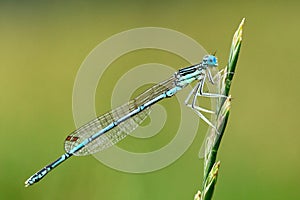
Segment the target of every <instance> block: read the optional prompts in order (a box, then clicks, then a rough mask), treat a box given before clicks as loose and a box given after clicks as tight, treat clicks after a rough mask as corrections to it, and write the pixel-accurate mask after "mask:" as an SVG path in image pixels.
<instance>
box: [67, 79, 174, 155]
mask: <svg viewBox="0 0 300 200" xmlns="http://www.w3.org/2000/svg"><path fill="white" fill-rule="evenodd" d="M174 86H175V77H174V76H172V77H171V78H169V79H168V80H166V81H164V82H161V83H159V84H156V85H154V86H153V87H151V88H150V89H148V90H147V91H145V92H144V93H142V94H141V95H139V96H138V97H136V98H135V99H133V100H131V101H130V102H128V103H126V104H124V105H122V106H120V107H118V108H116V109H114V110H112V111H110V112H108V113H105V114H103V115H101V116H99V117H97V118H95V119H94V120H92V121H90V122H88V123H87V124H85V125H83V126H82V127H80V128H79V129H77V130H75V131H74V132H72V133H71V134H70V135H69V136H68V137H67V138H66V140H65V150H66V151H67V152H69V151H70V150H71V149H73V148H74V147H76V146H77V145H79V144H80V143H81V142H82V141H84V140H85V139H87V138H89V137H91V136H92V135H94V134H95V133H97V132H99V131H100V130H102V129H103V128H105V127H106V126H108V125H109V124H110V123H112V122H114V121H116V120H118V119H120V118H122V117H124V116H126V115H127V114H129V113H130V112H131V111H133V110H134V109H136V108H138V107H139V106H140V105H143V104H145V103H146V102H148V101H150V100H151V99H153V98H155V97H157V96H159V95H160V94H162V93H163V92H165V91H166V90H168V89H171V88H173V87H174ZM150 111H151V109H150V107H148V108H147V109H145V110H143V111H142V112H140V113H138V114H137V115H134V116H132V117H131V118H130V119H128V120H126V121H125V122H123V123H120V124H119V125H118V126H117V127H115V128H113V129H111V130H109V131H107V132H106V133H105V134H103V135H101V136H100V137H99V138H97V139H95V140H94V141H92V142H90V143H89V144H87V145H86V146H85V147H84V148H82V149H81V150H79V151H78V152H76V153H75V155H76V156H84V155H88V154H93V153H96V152H98V151H102V150H104V149H106V148H108V147H110V146H112V145H114V144H116V143H117V142H119V141H120V140H122V139H123V138H125V137H126V136H127V135H128V134H130V133H131V132H132V131H134V130H135V129H136V128H137V127H138V126H139V125H140V124H141V123H142V122H143V121H144V120H145V119H146V118H147V116H148V115H149V113H150Z"/></svg>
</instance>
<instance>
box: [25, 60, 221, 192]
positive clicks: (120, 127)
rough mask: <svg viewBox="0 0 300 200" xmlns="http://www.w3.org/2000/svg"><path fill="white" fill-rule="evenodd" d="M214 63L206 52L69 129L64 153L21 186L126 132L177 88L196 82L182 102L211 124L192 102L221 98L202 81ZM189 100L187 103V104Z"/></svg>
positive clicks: (29, 183)
mask: <svg viewBox="0 0 300 200" xmlns="http://www.w3.org/2000/svg"><path fill="white" fill-rule="evenodd" d="M217 66H218V61H217V58H216V57H215V56H214V55H206V56H204V58H203V60H202V61H201V62H200V63H199V64H196V65H192V66H189V67H186V68H183V69H180V70H178V71H177V72H175V73H174V75H173V76H171V77H170V78H169V79H167V80H165V81H163V82H161V83H158V84H156V85H154V86H153V87H151V88H150V89H148V90H146V91H145V92H144V93H142V94H141V95H139V96H138V97H136V98H135V99H133V100H131V101H130V102H128V103H126V104H124V105H122V106H120V107H118V108H116V109H114V110H112V111H110V112H108V113H106V114H104V115H101V116H99V117H97V118H95V119H94V120H92V121H90V122H88V123H87V124H85V125H83V126H82V127H80V128H79V129H77V130H75V131H74V132H72V133H71V134H70V135H69V136H68V137H67V138H66V140H65V151H66V153H65V154H63V155H62V156H61V157H59V158H58V159H57V160H55V161H54V162H53V163H51V164H49V165H47V166H46V167H44V168H43V169H41V170H40V171H38V172H36V173H35V174H34V175H32V176H31V177H30V178H29V179H27V180H26V181H25V186H26V187H27V186H29V185H32V184H34V183H36V182H38V181H40V180H41V179H42V178H43V177H44V176H45V175H46V174H47V173H48V172H50V171H51V170H52V169H54V168H55V167H57V166H58V165H59V164H61V163H62V162H64V161H65V160H67V159H68V158H70V157H71V156H73V155H76V156H84V155H89V154H93V153H96V152H98V151H101V150H104V149H106V148H108V147H110V146H112V145H114V144H116V143H117V142H119V141H120V140H122V139H123V138H124V137H126V136H127V135H128V134H130V133H131V132H132V131H133V130H135V129H136V128H137V127H138V126H139V124H141V123H142V122H143V121H144V119H146V117H147V116H148V114H149V112H150V107H151V106H152V105H153V104H155V103H157V102H158V101H160V100H162V99H165V98H169V97H172V96H174V95H175V94H176V93H177V92H178V91H180V90H182V89H183V88H185V87H186V86H187V85H189V84H191V83H192V82H194V81H196V82H197V83H196V86H195V87H194V89H193V90H192V91H191V92H190V94H189V95H188V97H187V100H186V101H185V103H186V104H187V106H189V107H191V108H192V109H193V110H194V111H195V112H196V113H197V115H198V116H199V117H200V118H201V119H203V120H204V121H205V122H206V123H207V124H209V125H210V126H211V127H213V128H214V129H215V127H214V124H213V123H212V122H211V121H210V120H208V119H207V118H206V117H205V116H204V115H203V114H202V112H205V113H211V114H213V113H214V111H212V110H207V109H204V108H202V107H200V106H197V105H196V102H197V97H198V96H205V97H212V98H221V97H226V96H223V95H221V94H218V93H211V92H210V93H205V92H203V87H204V83H205V80H206V79H207V80H208V82H210V83H211V84H214V78H213V76H212V71H213V70H214V69H216V67H217ZM190 101H191V103H190Z"/></svg>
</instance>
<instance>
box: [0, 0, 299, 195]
mask: <svg viewBox="0 0 300 200" xmlns="http://www.w3.org/2000/svg"><path fill="white" fill-rule="evenodd" d="M299 8H300V3H299V1H271V0H267V1H156V0H155V1H153V0H152V1H65V2H61V1H51V2H50V1H49V2H47V1H26V2H23V1H17V0H12V1H0V27H1V28H0V91H1V97H0V134H1V139H0V147H1V151H0V158H1V162H0V199H67V198H68V199H82V198H84V199H108V200H115V199H123V200H127V199H128V200H140V199H144V200H146V199H149V200H153V199H193V196H194V194H195V193H196V191H197V190H198V189H199V188H200V186H201V180H202V171H203V167H202V165H203V161H201V160H199V159H198V158H197V154H198V150H199V147H200V145H201V140H202V139H203V134H205V131H206V130H205V129H206V128H207V125H206V124H205V123H203V122H200V125H199V126H200V128H199V134H198V135H197V138H196V139H195V141H194V142H193V144H192V145H191V147H190V148H189V149H188V150H187V152H186V153H185V154H184V155H183V156H182V157H181V158H180V159H178V160H177V161H176V162H175V163H173V164H172V165H170V166H168V167H166V168H164V169H162V170H159V171H156V172H152V173H147V174H128V173H124V172H119V171H116V170H113V169H111V168H109V167H106V166H105V165H102V164H101V163H100V162H99V161H97V160H96V159H95V158H94V157H92V156H87V157H80V158H72V159H70V160H69V161H67V162H66V163H64V164H63V165H62V166H60V167H59V168H58V169H56V170H55V171H53V172H52V173H51V174H49V175H48V176H47V177H46V178H45V179H44V180H43V181H41V182H39V183H38V184H36V185H34V186H33V187H30V188H24V185H23V183H24V181H25V180H26V179H27V178H28V177H29V176H30V175H31V174H32V173H34V172H35V171H37V170H38V169H40V168H41V167H43V166H44V165H45V164H48V163H49V162H50V161H53V160H54V159H56V158H57V157H58V156H59V155H61V154H62V153H63V145H62V143H63V140H64V139H65V137H66V135H67V134H68V133H69V132H71V131H72V130H73V129H74V128H75V125H74V122H73V117H72V89H73V83H74V80H75V77H76V73H77V71H78V69H79V67H80V65H81V63H82V62H83V60H84V59H85V57H86V56H87V55H88V53H89V52H90V51H91V50H92V49H93V48H94V47H95V46H96V45H98V44H99V43H100V42H101V41H103V40H105V39H107V38H109V37H110V36H112V35H113V34H116V33H119V32H121V31H125V30H128V29H132V28H137V27H145V26H157V27H165V28H170V29H174V30H176V31H179V32H182V33H184V34H187V35H188V36H190V37H192V38H194V39H195V40H197V41H198V42H199V43H201V44H202V45H203V46H204V47H205V48H206V49H207V50H208V51H211V52H213V51H214V50H216V49H217V50H218V53H217V56H218V58H219V62H220V64H221V66H224V65H225V64H226V60H227V56H228V53H229V47H230V42H231V38H232V35H233V33H234V31H235V30H236V28H237V26H238V24H239V23H240V21H241V19H242V18H243V17H246V24H245V28H244V37H243V45H242V49H241V53H240V59H239V62H238V66H237V73H236V76H235V78H234V84H233V85H232V90H231V94H232V96H233V97H234V99H233V103H232V111H231V116H230V121H229V124H228V128H227V130H226V135H225V137H224V139H223V141H222V145H221V148H220V153H219V160H221V169H220V175H219V179H218V183H217V188H216V191H215V196H214V199H231V200H233V199H299V198H300V194H299V189H298V187H299V185H300V180H299V179H300V173H299V168H300V159H299V153H300V147H299V139H300V136H299V131H298V129H299V126H298V125H297V123H298V116H299V115H298V114H299V111H300V109H299V106H298V103H299V100H300V99H299V98H300V95H299V94H298V91H299V83H298V81H299V73H300V70H299V66H300V61H299V56H298V51H299V44H300V39H299V35H300V21H299V18H300V13H299ZM120 59H121V60H117V61H116V62H115V63H113V65H112V67H111V68H109V70H108V71H107V73H106V74H105V76H104V79H103V80H102V81H100V82H99V85H101V89H99V90H97V96H96V98H97V102H99V104H97V105H96V107H97V112H98V113H99V114H100V113H103V112H104V111H107V110H108V109H110V95H111V90H112V83H113V82H114V81H116V79H117V78H118V76H120V74H118V72H119V71H118V69H120V68H122V66H121V64H122V63H124V64H125V66H124V67H123V68H122V69H130V66H132V67H134V66H136V65H137V64H142V63H148V62H157V63H164V64H168V65H170V66H172V67H174V70H175V69H179V68H180V67H183V66H187V65H189V63H186V61H184V60H182V59H181V58H179V57H177V56H175V55H173V54H170V53H167V52H162V51H154V50H153V51H152V50H145V51H141V52H136V54H134V53H132V54H128V55H125V56H123V57H122V58H120ZM122 59H123V60H122ZM199 59H201V58H199ZM121 61H122V62H121ZM118 67H119V68H118ZM110 81H111V82H110ZM99 88H100V86H99ZM137 93H138V92H137ZM170 102H171V103H170V104H167V103H164V102H162V105H166V106H167V107H169V108H167V110H169V112H171V111H170V110H171V109H172V108H174V106H175V107H176V106H178V103H182V102H177V101H176V99H175V100H170ZM174 110H176V109H174ZM176 115H177V113H176V111H174V113H171V116H174V120H176ZM168 127H169V128H168ZM203 127H204V128H203ZM162 131H163V132H165V136H164V134H163V133H160V134H158V136H157V137H158V138H155V137H154V138H152V141H151V142H149V144H147V145H148V148H149V149H155V148H159V147H160V146H162V145H163V144H164V143H166V142H168V141H169V140H170V139H172V135H170V133H172V124H171V125H168V123H166V127H165V128H164V129H163V130H162ZM132 142H135V144H136V151H137V152H139V151H146V150H147V148H142V147H144V146H145V145H144V144H143V145H142V147H141V146H140V147H139V145H138V140H136V141H130V139H129V144H133V143H132ZM151 145H153V146H151ZM120 146H122V147H124V148H128V149H129V150H131V151H134V150H135V148H132V146H131V145H127V146H126V143H121V144H120Z"/></svg>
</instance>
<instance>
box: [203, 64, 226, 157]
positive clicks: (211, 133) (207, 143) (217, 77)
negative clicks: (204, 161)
mask: <svg viewBox="0 0 300 200" xmlns="http://www.w3.org/2000/svg"><path fill="white" fill-rule="evenodd" d="M210 72H211V75H212V77H213V80H214V84H212V83H211V82H209V81H208V79H206V81H205V84H206V86H207V88H208V90H209V93H213V94H220V87H221V72H220V71H219V70H218V68H217V67H214V68H212V69H210ZM220 100H221V99H220V98H210V101H211V110H212V111H216V112H217V105H218V104H219V102H220ZM210 121H211V123H212V124H213V125H214V126H215V127H216V123H217V115H216V114H211V119H210ZM216 136H217V131H216V130H215V129H214V128H213V127H211V126H209V127H208V130H207V132H206V135H205V138H204V140H203V142H202V145H201V148H200V151H199V155H198V156H199V158H204V157H205V156H206V154H207V152H209V151H210V149H211V148H212V144H213V143H214V140H215V138H216Z"/></svg>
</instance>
